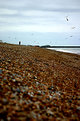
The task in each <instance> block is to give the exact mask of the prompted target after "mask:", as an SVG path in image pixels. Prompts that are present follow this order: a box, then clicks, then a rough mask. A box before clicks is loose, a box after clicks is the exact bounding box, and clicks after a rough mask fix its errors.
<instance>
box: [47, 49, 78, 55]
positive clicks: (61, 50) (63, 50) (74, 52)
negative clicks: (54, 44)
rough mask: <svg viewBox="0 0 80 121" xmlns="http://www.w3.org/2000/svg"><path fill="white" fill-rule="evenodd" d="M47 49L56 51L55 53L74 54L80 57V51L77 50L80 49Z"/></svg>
mask: <svg viewBox="0 0 80 121" xmlns="http://www.w3.org/2000/svg"><path fill="white" fill-rule="evenodd" d="M47 49H50V50H55V51H58V52H65V53H72V54H77V55H80V51H79V50H78V51H76V50H75V49H78V48H56V49H55V48H47ZM70 49H74V50H75V51H74V50H73V51H71V50H70Z"/></svg>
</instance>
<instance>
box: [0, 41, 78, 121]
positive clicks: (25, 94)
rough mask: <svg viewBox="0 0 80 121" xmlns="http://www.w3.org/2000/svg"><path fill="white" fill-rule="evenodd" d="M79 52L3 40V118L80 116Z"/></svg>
mask: <svg viewBox="0 0 80 121" xmlns="http://www.w3.org/2000/svg"><path fill="white" fill-rule="evenodd" d="M79 81H80V55H77V54H71V53H65V52H58V51H55V50H49V49H44V48H40V47H33V46H32V47H31V46H22V45H12V44H6V45H5V44H1V43H0V120H9V121H26V120H30V121H44V120H46V121H61V120H65V121H71V120H76V121H79V119H80V113H79V112H80V106H79V104H80V82H79Z"/></svg>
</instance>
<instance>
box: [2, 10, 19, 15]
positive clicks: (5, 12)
mask: <svg viewBox="0 0 80 121" xmlns="http://www.w3.org/2000/svg"><path fill="white" fill-rule="evenodd" d="M14 14H17V10H10V9H3V8H0V15H14Z"/></svg>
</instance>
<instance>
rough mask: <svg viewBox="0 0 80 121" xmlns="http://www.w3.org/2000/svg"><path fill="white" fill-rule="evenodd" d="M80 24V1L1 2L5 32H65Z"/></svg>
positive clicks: (1, 23)
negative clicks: (67, 18) (67, 19)
mask: <svg viewBox="0 0 80 121" xmlns="http://www.w3.org/2000/svg"><path fill="white" fill-rule="evenodd" d="M66 16H68V17H69V21H68V22H66V19H65V18H66ZM79 24H80V0H55V1H53V0H34V1H33V0H13V1H11V0H3V1H2V0H0V28H1V30H3V31H7V30H8V31H10V29H11V30H15V31H41V30H42V31H44V32H45V31H49V32H50V31H51V32H52V31H55V32H56V31H57V32H62V31H63V32H64V31H72V30H70V28H71V27H72V26H78V25H79ZM69 27H70V28H69ZM76 28H77V27H76ZM78 31H79V30H78Z"/></svg>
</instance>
